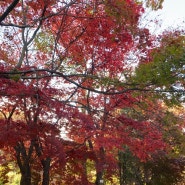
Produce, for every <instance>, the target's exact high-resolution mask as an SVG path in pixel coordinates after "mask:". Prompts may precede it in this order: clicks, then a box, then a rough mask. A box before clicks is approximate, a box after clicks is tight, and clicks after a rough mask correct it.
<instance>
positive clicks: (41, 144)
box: [0, 0, 182, 185]
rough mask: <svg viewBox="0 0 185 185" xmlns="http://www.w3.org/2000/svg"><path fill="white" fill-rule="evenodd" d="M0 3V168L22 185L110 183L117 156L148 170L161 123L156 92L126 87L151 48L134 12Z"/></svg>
mask: <svg viewBox="0 0 185 185" xmlns="http://www.w3.org/2000/svg"><path fill="white" fill-rule="evenodd" d="M0 3H1V7H0V14H1V17H0V27H1V34H0V37H1V41H0V44H1V48H0V84H1V87H0V98H1V103H0V133H1V134H0V150H1V151H3V153H2V160H1V161H0V162H1V163H2V164H3V162H5V161H9V160H11V161H14V162H15V163H16V164H17V166H18V168H19V170H20V174H21V181H20V184H21V185H31V184H36V183H37V184H38V183H42V185H48V184H69V182H70V184H71V185H72V184H76V185H77V184H79V185H80V184H84V185H88V184H96V185H99V184H101V183H102V180H104V181H107V182H109V183H111V184H113V183H118V181H117V182H114V181H115V177H117V179H118V178H119V159H118V153H119V151H122V152H124V151H125V148H129V151H131V153H132V154H133V155H134V156H135V157H137V158H138V159H139V160H140V161H142V162H146V161H147V160H149V159H152V156H153V155H157V153H158V152H159V151H167V150H168V149H169V148H170V145H169V143H167V142H165V139H164V133H165V131H164V132H163V130H161V128H163V124H162V122H163V121H164V120H163V118H165V116H164V115H161V119H160V120H159V119H156V118H157V116H154V115H156V112H154V114H151V112H152V111H154V110H155V108H156V107H155V105H153V104H154V101H155V102H156V106H158V109H159V110H163V108H162V106H161V100H160V101H158V100H156V99H157V97H156V96H155V95H154V94H155V92H154V91H153V92H151V93H150V92H149V91H148V87H149V85H151V87H154V86H155V87H156V86H157V85H158V84H157V83H154V84H148V81H146V82H145V79H144V80H142V77H141V76H142V75H141V74H142V70H141V71H137V72H136V76H135V77H137V78H132V76H133V74H134V66H136V64H139V65H140V64H141V66H142V65H145V64H146V65H149V63H150V62H152V61H153V58H152V56H153V55H152V53H155V52H156V45H158V43H156V40H155V39H156V37H155V36H153V35H151V34H150V32H149V30H148V29H146V28H142V27H141V26H139V20H140V17H141V16H142V14H143V13H144V6H143V4H142V3H141V2H138V1H134V0H114V1H111V0H104V1H103V0H89V1H86V0H71V1H69V0H66V1H65V0H61V1H56V0H37V1H29V0H25V1H18V0H17V1H16V0H14V1H9V0H8V1H2V2H0ZM161 3H162V1H160V2H158V3H157V1H151V2H150V1H148V2H147V5H148V6H152V7H153V9H157V8H160V7H161ZM164 38H165V37H164ZM161 43H165V42H164V41H163V40H162V41H161ZM175 43H177V42H175ZM162 46H163V45H161V48H162ZM164 47H165V46H164ZM181 47H182V45H181ZM164 50H165V49H164ZM171 54H172V53H170V52H169V55H171ZM160 55H162V54H160ZM143 71H144V70H143ZM144 72H145V71H144ZM146 72H147V71H146ZM147 75H148V74H147ZM148 79H150V76H148ZM160 85H161V84H160ZM164 85H165V84H164ZM148 97H150V98H148ZM154 99H155V100H154ZM136 112H140V114H137V115H136ZM5 154H9V156H10V157H9V158H6V157H5ZM93 172H94V173H95V175H93V174H92V173H93Z"/></svg>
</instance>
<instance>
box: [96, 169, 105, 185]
mask: <svg viewBox="0 0 185 185" xmlns="http://www.w3.org/2000/svg"><path fill="white" fill-rule="evenodd" d="M95 184H96V185H103V184H104V182H103V172H97V174H96V182H95Z"/></svg>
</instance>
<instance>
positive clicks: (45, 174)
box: [42, 157, 51, 185]
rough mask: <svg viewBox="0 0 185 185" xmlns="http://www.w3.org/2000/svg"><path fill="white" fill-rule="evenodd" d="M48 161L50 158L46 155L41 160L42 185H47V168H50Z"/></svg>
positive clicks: (48, 177)
mask: <svg viewBox="0 0 185 185" xmlns="http://www.w3.org/2000/svg"><path fill="white" fill-rule="evenodd" d="M50 162H51V159H50V158H49V157H48V158H46V159H45V160H42V166H43V180H42V185H49V179H50V176H49V170H50Z"/></svg>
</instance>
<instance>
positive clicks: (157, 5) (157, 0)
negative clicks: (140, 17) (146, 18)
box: [146, 0, 164, 10]
mask: <svg viewBox="0 0 185 185" xmlns="http://www.w3.org/2000/svg"><path fill="white" fill-rule="evenodd" d="M163 2H164V0H146V6H147V7H151V8H152V10H158V9H162V4H163Z"/></svg>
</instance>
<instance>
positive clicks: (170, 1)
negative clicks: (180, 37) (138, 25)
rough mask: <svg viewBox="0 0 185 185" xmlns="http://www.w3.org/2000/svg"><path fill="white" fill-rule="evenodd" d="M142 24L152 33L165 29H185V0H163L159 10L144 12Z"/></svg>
mask: <svg viewBox="0 0 185 185" xmlns="http://www.w3.org/2000/svg"><path fill="white" fill-rule="evenodd" d="M155 19H157V20H158V22H157V23H156V22H155V21H154V20H155ZM151 20H153V22H152V21H151ZM143 24H144V26H146V27H147V28H149V29H150V30H151V32H154V33H161V32H162V31H164V30H165V29H173V28H178V29H185V0H164V3H163V8H162V9H161V10H158V11H151V10H148V11H147V12H146V14H145V15H144V16H143V20H142V25H143Z"/></svg>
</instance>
